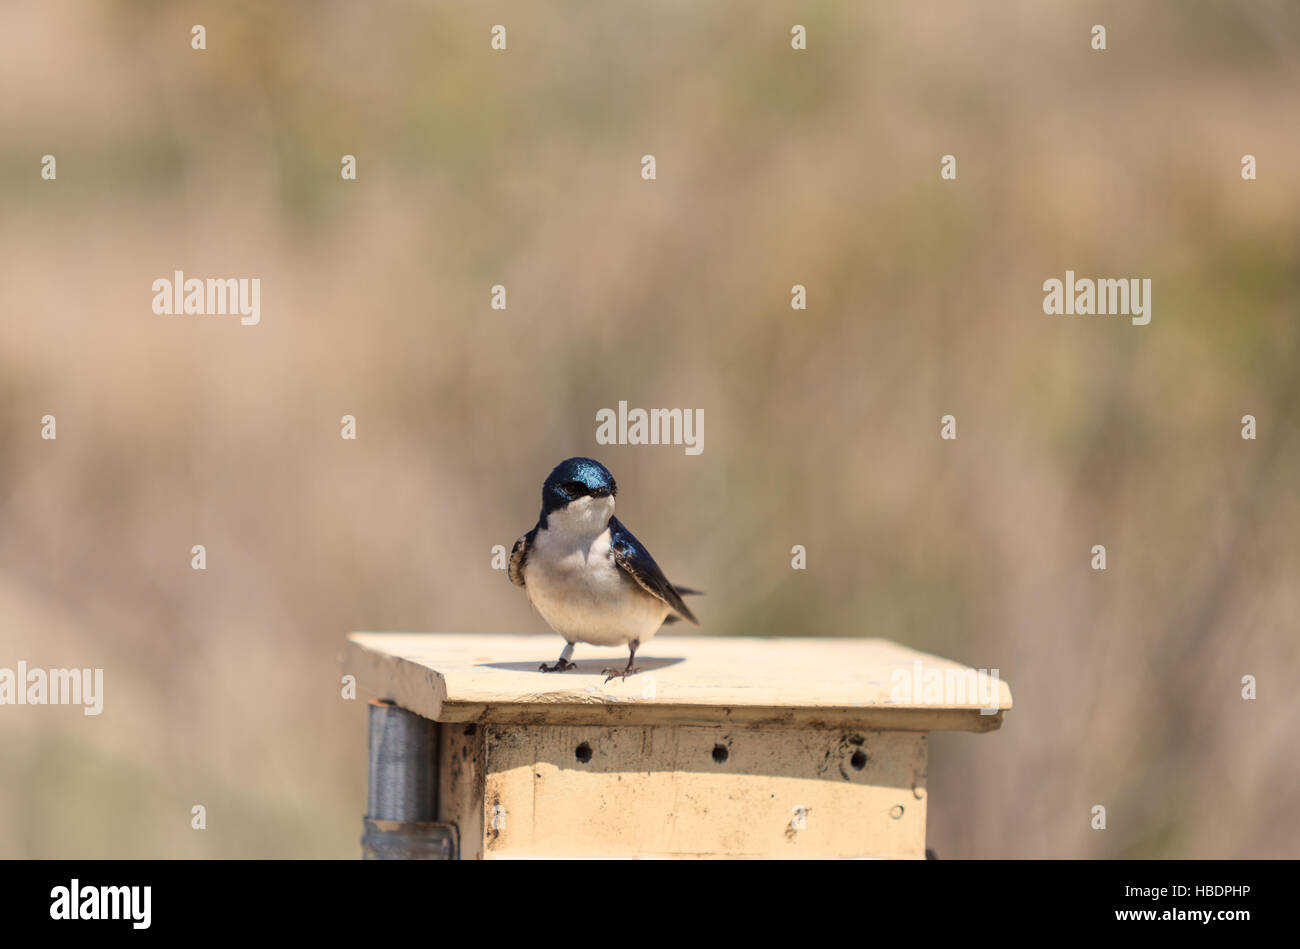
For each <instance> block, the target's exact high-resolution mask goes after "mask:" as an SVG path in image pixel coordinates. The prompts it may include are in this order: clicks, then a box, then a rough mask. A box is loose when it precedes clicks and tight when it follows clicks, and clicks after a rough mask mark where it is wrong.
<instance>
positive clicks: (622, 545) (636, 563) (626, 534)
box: [609, 517, 699, 626]
mask: <svg viewBox="0 0 1300 949" xmlns="http://www.w3.org/2000/svg"><path fill="white" fill-rule="evenodd" d="M609 534H610V551H611V552H612V553H613V555H614V563H616V564H617V565H618V566H619V568H620V569H622V570H624V571H625V572H626V573H627V574H628V575H629V576H630V577H631V578H632V579H633V580H635V581H636V582H637V583H638V584H640V585H641V588H642V589H643V590H645V591H646V592H647V593H649V594H650V595H651V596H655V597H658V598H659V599H661V600H663V601H664V602H665V603H667V604H668V605H669V606H670V607H672V609H673V610H674V612H676V613H678V614H679V615H681V616H682V617H684V618H685V619H688V620H690V621H691V622H692V623H695V624H696V625H697V626H698V625H699V620H697V619H696V618H695V614H694V613H692V612H691V610H690V607H688V606H687V605H686V604H685V603H683V602H682V597H681V594H680V593H678V592H677V588H676V587H674V586H673V585H672V584H671V583H669V582H668V578H667V577H665V576H664V572H663V571H662V570H660V569H659V564H657V563H655V559H654V558H653V557H651V556H650V551H648V550H646V549H645V547H643V546H641V542H640V541H639V540H637V539H636V538H635V537H633V536H632V532H631V531H630V530H628V529H627V528H626V527H624V526H623V525H622V524H621V523H620V522H619V520H618V518H616V517H611V518H610V519H609Z"/></svg>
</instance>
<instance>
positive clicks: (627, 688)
mask: <svg viewBox="0 0 1300 949" xmlns="http://www.w3.org/2000/svg"><path fill="white" fill-rule="evenodd" d="M558 642H559V639H558V637H555V636H508V635H463V634H416V633H353V634H352V635H351V636H349V637H348V643H347V651H346V655H345V658H344V666H345V671H346V672H347V673H350V674H352V675H354V676H356V680H357V685H358V686H359V687H360V689H361V690H362V691H363V692H366V693H369V694H372V695H375V696H377V697H378V698H379V699H380V701H377V702H373V703H372V704H371V706H370V773H369V778H370V780H369V792H370V797H369V806H368V812H367V817H366V819H365V823H364V826H365V831H364V834H363V838H362V844H363V852H364V855H365V856H367V857H397V858H417V857H442V858H456V857H460V858H464V859H481V858H501V857H804V858H806V857H896V858H923V857H924V856H925V813H926V759H927V744H928V738H929V733H930V732H932V731H971V732H986V731H992V730H994V729H996V728H998V727H999V726H1000V725H1001V724H1002V717H1003V715H1004V714H1005V712H1006V711H1007V710H1008V709H1010V708H1011V690H1010V688H1008V686H1007V684H1006V683H1005V682H1002V681H1000V679H999V678H998V677H997V671H996V670H993V672H992V673H991V674H987V673H984V672H980V671H977V670H974V669H968V668H966V667H965V666H961V665H959V664H957V663H954V662H950V661H949V660H946V659H941V658H938V657H937V656H931V655H927V654H925V653H921V652H916V651H915V650H912V649H907V648H904V647H902V646H899V645H896V644H894V643H891V642H887V641H885V640H881V639H843V638H834V639H811V638H810V639H751V638H740V637H686V636H673V635H663V636H659V637H656V638H655V640H654V642H653V644H652V646H651V647H650V648H649V649H647V655H644V656H642V655H638V656H637V664H638V666H639V667H640V669H641V672H640V673H639V674H637V675H634V676H631V677H629V678H627V679H614V680H613V681H610V682H608V683H606V682H605V677H604V676H603V675H601V674H600V670H601V669H603V668H604V667H606V666H608V665H619V666H621V665H622V660H620V659H619V658H618V657H617V655H616V654H615V652H614V651H611V650H600V652H601V654H602V655H604V653H606V652H608V653H609V655H608V656H606V657H605V658H597V659H592V658H583V659H581V660H580V661H579V662H578V667H577V668H576V669H574V670H572V671H569V672H562V673H542V672H540V671H539V669H538V667H539V666H540V665H541V664H542V663H543V662H544V661H549V659H550V658H552V657H551V653H552V652H554V651H555V649H554V647H555V645H556V644H557V643H558ZM585 648H588V649H590V650H592V651H597V647H585ZM624 655H626V654H625V653H624Z"/></svg>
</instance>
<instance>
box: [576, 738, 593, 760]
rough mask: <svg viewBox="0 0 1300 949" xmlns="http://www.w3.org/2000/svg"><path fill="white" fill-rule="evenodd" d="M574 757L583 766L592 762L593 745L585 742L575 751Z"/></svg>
mask: <svg viewBox="0 0 1300 949" xmlns="http://www.w3.org/2000/svg"><path fill="white" fill-rule="evenodd" d="M573 756H574V757H575V758H577V759H578V760H579V761H581V762H582V763H583V764H586V763H587V762H588V761H590V760H591V745H589V744H587V743H586V742H585V741H584V742H583V743H582V744H581V745H579V746H578V747H577V748H575V749H574V751H573Z"/></svg>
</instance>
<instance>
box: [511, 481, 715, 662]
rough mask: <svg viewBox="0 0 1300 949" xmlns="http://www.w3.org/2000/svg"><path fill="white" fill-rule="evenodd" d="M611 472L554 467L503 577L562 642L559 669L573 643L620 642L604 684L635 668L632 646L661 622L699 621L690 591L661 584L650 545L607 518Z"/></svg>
mask: <svg viewBox="0 0 1300 949" xmlns="http://www.w3.org/2000/svg"><path fill="white" fill-rule="evenodd" d="M617 493H618V485H617V484H616V483H615V482H614V476H613V475H611V474H610V473H609V471H608V469H606V468H605V466H604V465H602V464H601V463H600V462H598V461H593V460H592V459H590V458H570V459H568V460H567V461H562V462H560V463H559V464H558V465H556V466H555V470H554V471H552V472H551V473H550V475H549V476H548V477H547V479H546V482H545V483H544V484H543V485H542V514H541V517H539V518H538V520H537V526H536V527H534V528H533V529H532V530H530V531H529V532H528V533H527V534H525V535H524V536H523V537H520V538H519V539H518V540H517V541H515V546H514V549H513V550H512V551H511V552H510V581H511V582H512V583H513V584H514V585H515V586H519V587H523V588H524V591H525V592H526V593H527V594H528V602H529V603H531V604H532V606H533V608H534V609H536V610H537V612H539V613H541V614H542V619H544V620H546V622H547V623H549V624H550V627H551V629H553V630H555V631H556V632H557V633H559V634H560V635H561V636H563V637H564V638H565V640H566V642H567V645H566V646H565V647H564V652H562V653H561V654H560V658H559V660H558V661H557V662H556V663H555V665H553V666H548V665H543V666H542V668H541V671H542V672H563V671H565V670H566V669H572V668H574V666H575V665H576V663H573V662H571V661H570V658H571V657H572V656H573V644H574V643H575V642H584V643H593V644H595V645H597V646H613V645H622V644H624V643H626V644H627V647H628V650H629V655H628V659H627V668H625V669H604V670H602V675H605V676H607V678H606V679H605V681H606V682H608V681H609V680H610V679H613V678H616V677H618V678H622V677H626V676H630V675H634V674H635V673H637V672H640V671H641V670H640V669H636V668H633V666H632V662H633V661H634V660H635V659H636V651H637V648H638V647H640V646H641V645H642V644H644V643H647V642H649V641H650V638H651V637H652V636H654V634H655V633H656V632H657V631H658V630H659V627H660V626H662V625H664V624H665V623H675V622H677V621H678V620H679V619H688V620H690V621H691V622H692V623H695V624H696V625H699V622H698V620H696V619H695V615H694V614H693V613H692V612H691V611H690V609H689V608H688V607H687V606H686V604H685V603H683V602H682V594H684V593H685V594H692V593H697V592H698V591H696V590H688V589H686V588H684V587H675V586H673V585H672V584H671V583H669V582H668V579H667V578H666V577H665V576H664V573H663V571H662V570H660V569H659V565H658V564H657V563H655V561H654V558H653V557H651V556H650V551H648V550H646V549H645V547H644V546H642V544H641V542H640V541H639V540H637V539H636V538H635V537H633V536H632V532H631V531H629V530H628V529H627V528H626V527H624V526H623V525H622V524H620V523H619V521H618V518H616V517H614V496H615V495H616V494H617Z"/></svg>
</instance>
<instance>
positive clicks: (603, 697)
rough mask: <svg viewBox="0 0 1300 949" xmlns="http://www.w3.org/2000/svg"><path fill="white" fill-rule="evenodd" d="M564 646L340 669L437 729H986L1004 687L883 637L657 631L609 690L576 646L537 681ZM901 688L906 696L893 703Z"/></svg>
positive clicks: (372, 652) (378, 656)
mask: <svg viewBox="0 0 1300 949" xmlns="http://www.w3.org/2000/svg"><path fill="white" fill-rule="evenodd" d="M562 645H563V643H562V641H561V640H560V638H559V637H558V636H547V635H527V636H525V635H501V634H463V633H353V634H351V635H350V636H349V637H348V642H347V648H346V653H345V656H344V669H345V671H346V672H348V673H351V674H353V675H355V676H356V677H357V682H358V686H359V687H360V689H361V690H362V691H363V692H367V693H369V694H372V695H374V696H376V697H378V698H385V699H390V700H392V701H393V702H396V703H397V704H398V705H400V706H402V707H403V708H406V709H409V710H411V711H413V712H416V713H417V714H419V715H423V716H425V717H426V718H430V719H433V720H435V721H438V722H483V723H514V724H536V725H541V724H547V725H609V726H614V725H638V724H642V725H663V724H680V725H710V724H749V725H764V726H789V727H808V726H818V727H827V728H835V727H851V728H880V729H891V730H903V731H932V730H957V731H989V730H992V729H995V728H997V727H998V726H999V725H1000V724H1001V722H1002V716H1003V713H1004V712H1005V711H1006V710H1007V709H1010V708H1011V690H1010V688H1009V687H1008V686H1007V684H1006V683H1005V682H1002V681H1000V680H999V679H997V678H993V677H991V676H989V675H985V674H984V673H982V672H976V671H975V670H971V669H968V668H967V667H965V666H962V665H960V664H958V663H954V662H951V661H950V660H947V659H942V658H940V657H938V656H932V655H929V654H926V653H922V652H917V651H916V650H913V649H908V648H906V647H903V646H899V645H897V644H895V643H891V642H888V641H886V640H882V639H848V638H815V639H814V638H788V639H758V638H745V637H729V636H720V637H701V636H674V635H670V634H665V635H661V636H658V637H656V638H655V639H654V640H653V641H652V642H651V643H650V644H649V645H648V646H647V647H646V648H645V650H644V652H643V654H639V655H638V656H637V665H638V666H639V667H640V668H641V669H642V672H641V673H640V674H639V675H636V676H632V677H631V678H628V679H626V680H622V679H615V680H614V681H612V682H609V683H606V682H605V681H604V676H603V675H601V674H600V670H601V669H603V668H605V667H606V666H618V667H622V666H623V665H624V664H625V663H626V661H627V658H626V656H627V654H626V653H625V652H621V651H619V650H616V649H602V648H599V647H595V646H585V645H581V644H580V645H579V647H578V653H577V660H578V668H577V669H575V670H573V671H570V672H562V673H542V672H540V671H538V666H539V665H540V664H541V663H542V662H553V661H554V659H555V657H556V655H558V654H559V651H560V647H561V646H562ZM904 679H906V680H907V682H908V690H909V692H910V694H907V695H903V696H901V697H900V695H899V684H900V683H901V682H902V681H903V680H904ZM927 682H928V683H930V684H932V685H933V684H934V683H936V682H940V683H942V682H947V683H948V684H949V688H948V689H947V690H946V692H945V690H944V689H942V688H936V689H930V690H927V689H926V688H925V687H924V686H925V684H926V683H927ZM918 686H919V687H918ZM954 691H955V692H956V694H954ZM981 705H983V706H984V708H983V709H981ZM988 712H991V714H987V713H988Z"/></svg>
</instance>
